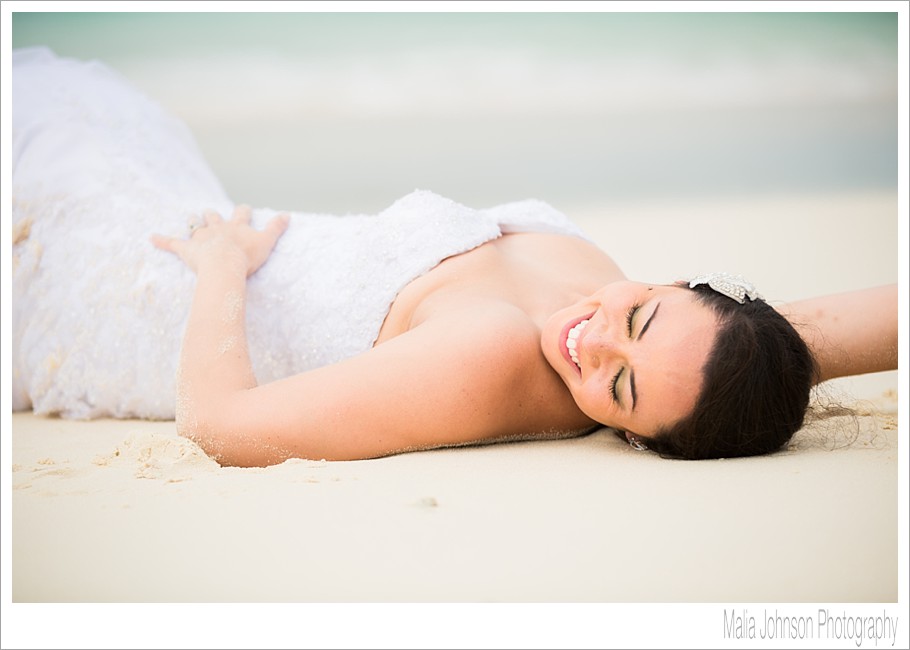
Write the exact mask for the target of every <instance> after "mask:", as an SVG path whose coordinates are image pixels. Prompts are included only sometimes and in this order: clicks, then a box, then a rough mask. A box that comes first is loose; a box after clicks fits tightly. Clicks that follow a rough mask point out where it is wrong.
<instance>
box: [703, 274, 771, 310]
mask: <svg viewBox="0 0 910 650" xmlns="http://www.w3.org/2000/svg"><path fill="white" fill-rule="evenodd" d="M700 284H707V285H708V286H709V287H711V288H712V289H714V290H715V291H716V292H717V293H720V294H723V295H725V296H727V297H728V298H732V299H733V300H735V301H736V302H738V303H739V304H741V305H742V304H744V303H745V302H746V298H748V299H749V300H764V298H762V296H761V294H759V293H758V291H756V290H755V286H754V285H753V284H752V283H751V282H749V281H748V280H745V279H744V278H743V277H742V276H739V275H731V274H729V273H708V274H706V275H700V276H698V277H697V278H693V279H692V280H690V281H689V288H690V289H692V288H694V287H697V286H698V285H700Z"/></svg>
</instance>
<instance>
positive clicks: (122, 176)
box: [12, 48, 584, 419]
mask: <svg viewBox="0 0 910 650" xmlns="http://www.w3.org/2000/svg"><path fill="white" fill-rule="evenodd" d="M12 98H13V178H12V181H13V197H12V200H13V240H14V245H13V359H12V372H13V409H14V410H25V409H33V410H34V411H35V412H36V413H41V414H50V413H56V414H60V415H62V416H64V417H70V418H94V417H101V416H110V417H141V418H161V419H170V418H173V417H174V401H175V372H176V368H177V359H178V354H179V348H180V343H181V339H182V336H183V331H184V327H185V324H186V318H187V314H188V311H189V307H190V301H191V298H192V294H193V287H194V278H193V274H192V272H191V271H190V270H189V269H188V268H187V267H186V266H185V265H184V264H183V263H182V262H181V261H180V260H179V259H177V258H176V257H174V256H173V255H170V254H168V253H165V252H162V251H160V250H158V249H156V248H154V247H153V246H152V245H151V243H150V242H149V236H150V235H152V234H153V233H161V234H165V235H172V236H186V235H187V234H188V231H187V224H188V221H189V219H190V217H191V216H192V215H194V214H199V213H201V212H202V211H203V210H204V209H207V208H213V209H215V210H217V211H219V212H220V213H221V214H223V215H228V214H230V212H231V211H232V210H233V207H234V204H233V203H232V201H231V200H230V199H229V198H228V196H227V195H226V194H225V192H224V190H223V188H222V187H221V185H220V183H219V182H218V180H217V179H216V178H215V176H214V175H213V173H212V172H211V170H210V169H209V167H208V165H207V164H206V162H205V160H204V159H203V158H202V155H201V154H200V152H199V150H198V148H197V147H196V144H195V142H194V141H193V138H192V135H191V134H190V133H189V131H188V129H187V128H186V127H185V126H184V125H183V124H182V123H180V122H179V121H178V120H176V119H175V118H174V117H172V116H170V115H169V114H167V113H166V112H165V111H164V110H162V109H161V107H159V106H158V105H157V104H155V103H154V102H152V101H151V100H149V99H148V98H147V97H145V96H144V95H143V94H142V93H140V92H139V91H138V90H136V89H135V88H133V87H131V86H130V85H129V83H128V82H127V81H126V80H125V79H124V78H122V77H121V76H119V75H118V74H117V73H116V72H114V71H112V70H110V69H109V68H107V67H106V66H104V65H103V64H100V63H97V62H82V61H75V60H70V59H63V58H59V57H57V56H56V55H54V53H52V52H51V51H49V50H47V49H44V48H33V49H27V50H18V51H15V52H14V53H13V83H12ZM274 214H276V211H275V210H271V209H256V210H254V212H253V224H254V225H256V226H259V227H261V226H262V225H264V223H265V222H266V221H267V220H268V219H269V218H270V217H271V216H273V215H274ZM290 214H291V222H290V226H289V228H288V230H287V232H286V233H285V234H284V236H283V237H282V238H281V240H280V241H279V242H278V245H277V247H276V249H275V251H274V253H273V254H272V256H271V257H270V258H269V261H268V262H267V263H266V264H265V266H263V267H262V268H261V269H260V270H259V271H258V272H257V273H256V274H255V275H253V276H252V277H251V278H250V280H249V291H248V300H247V321H246V322H247V334H248V338H249V349H250V354H251V357H252V360H253V366H254V370H255V373H256V377H257V380H258V381H259V382H260V383H266V382H269V381H273V380H276V379H279V378H282V377H285V376H288V375H291V374H295V373H299V372H303V371H306V370H308V369H312V368H315V367H318V366H321V365H324V364H327V363H332V362H336V361H339V360H341V359H344V358H346V357H349V356H352V355H355V354H358V353H361V352H364V351H366V350H368V349H369V348H370V347H371V346H372V345H373V342H374V341H375V339H376V337H377V336H378V333H379V329H380V327H381V325H382V322H383V320H384V318H385V315H386V313H387V312H388V310H389V307H390V306H391V304H392V302H393V300H394V299H395V296H396V295H397V294H398V292H399V291H400V290H401V289H403V288H404V287H405V285H407V284H408V283H409V282H410V281H412V280H413V279H415V278H417V277H419V276H420V275H421V274H423V273H425V272H427V271H428V270H430V269H432V268H433V267H434V266H436V265H437V264H438V263H439V262H440V261H442V260H443V259H445V258H446V257H449V256H451V255H455V254H458V253H461V252H464V251H467V250H470V249H472V248H474V247H476V246H478V245H480V244H482V243H484V242H486V241H489V240H491V239H494V238H496V237H499V236H500V235H501V234H502V233H507V232H529V231H534V232H553V233H563V234H571V235H575V236H579V237H583V236H584V235H583V234H582V233H581V232H580V231H579V230H578V228H577V227H575V226H574V225H573V224H572V223H571V222H569V220H568V219H567V218H566V217H565V216H564V215H562V214H561V213H559V212H558V211H556V210H554V209H553V208H552V207H550V206H548V205H547V204H545V203H542V202H540V201H536V200H527V201H520V202H516V203H509V204H505V205H500V206H497V207H494V208H490V209H486V210H473V209H470V208H467V207H465V206H463V205H460V204H458V203H455V202H453V201H451V200H449V199H445V198H442V197H440V196H437V195H435V194H433V193H431V192H426V191H417V192H414V193H412V194H409V195H407V196H405V197H404V198H402V199H400V200H398V201H397V202H395V203H394V204H393V205H392V206H390V207H389V208H387V209H386V210H384V211H382V212H380V213H379V214H376V215H346V216H333V215H324V214H310V213H303V212H291V213H290Z"/></svg>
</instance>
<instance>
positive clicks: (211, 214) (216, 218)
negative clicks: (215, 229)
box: [202, 210, 222, 226]
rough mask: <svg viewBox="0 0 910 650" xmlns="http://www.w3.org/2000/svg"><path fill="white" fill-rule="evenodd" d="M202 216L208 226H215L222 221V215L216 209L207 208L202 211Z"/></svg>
mask: <svg viewBox="0 0 910 650" xmlns="http://www.w3.org/2000/svg"><path fill="white" fill-rule="evenodd" d="M202 218H203V219H205V225H206V226H214V225H215V224H219V223H221V221H222V219H221V215H220V214H218V213H217V212H215V211H214V210H206V211H205V212H203V213H202Z"/></svg>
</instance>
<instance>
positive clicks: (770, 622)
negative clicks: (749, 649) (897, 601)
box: [724, 609, 898, 648]
mask: <svg viewBox="0 0 910 650" xmlns="http://www.w3.org/2000/svg"><path fill="white" fill-rule="evenodd" d="M897 621H898V617H897V616H888V613H887V612H886V611H882V614H881V615H875V616H849V615H848V614H847V613H846V612H841V613H839V614H838V613H834V612H831V611H830V610H828V609H819V610H818V614H817V615H816V617H814V618H813V617H812V616H786V615H782V614H780V613H779V612H778V610H776V609H775V610H774V611H773V612H771V611H770V610H767V609H766V610H764V611H763V612H762V615H761V616H760V617H756V616H755V615H753V614H751V613H750V612H749V610H748V609H743V610H739V611H737V610H736V609H729V610H728V609H724V638H725V639H756V638H758V639H794V640H803V639H826V640H830V639H841V640H850V641H853V642H854V643H856V647H858V648H859V647H862V645H863V644H864V643H868V642H873V643H874V644H875V645H876V646H878V645H879V643H880V642H881V643H882V645H885V646H893V645H894V643H895V642H896V640H897Z"/></svg>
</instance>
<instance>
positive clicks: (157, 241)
mask: <svg viewBox="0 0 910 650" xmlns="http://www.w3.org/2000/svg"><path fill="white" fill-rule="evenodd" d="M149 241H151V242H152V245H153V246H154V247H155V248H160V249H161V250H163V251H168V252H169V253H174V252H176V251H175V250H174V243H175V242H176V241H177V240H176V239H174V238H173V237H165V236H163V235H152V236H151V237H149Z"/></svg>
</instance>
